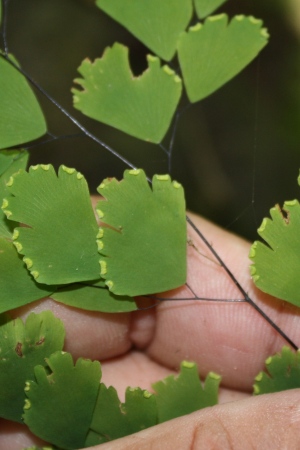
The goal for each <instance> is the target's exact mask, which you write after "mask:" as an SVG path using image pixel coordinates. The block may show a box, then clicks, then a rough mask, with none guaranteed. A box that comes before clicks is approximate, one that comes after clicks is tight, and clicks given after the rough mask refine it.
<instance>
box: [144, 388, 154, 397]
mask: <svg viewBox="0 0 300 450" xmlns="http://www.w3.org/2000/svg"><path fill="white" fill-rule="evenodd" d="M152 396H153V394H151V392H149V391H147V390H145V391H144V392H143V397H144V398H150V397H152Z"/></svg>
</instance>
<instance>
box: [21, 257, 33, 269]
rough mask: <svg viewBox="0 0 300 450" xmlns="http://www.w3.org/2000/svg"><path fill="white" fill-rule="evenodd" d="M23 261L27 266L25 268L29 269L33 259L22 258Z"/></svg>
mask: <svg viewBox="0 0 300 450" xmlns="http://www.w3.org/2000/svg"><path fill="white" fill-rule="evenodd" d="M23 261H24V263H25V264H26V266H27V269H31V267H32V266H33V261H32V259H30V258H26V257H25V258H23Z"/></svg>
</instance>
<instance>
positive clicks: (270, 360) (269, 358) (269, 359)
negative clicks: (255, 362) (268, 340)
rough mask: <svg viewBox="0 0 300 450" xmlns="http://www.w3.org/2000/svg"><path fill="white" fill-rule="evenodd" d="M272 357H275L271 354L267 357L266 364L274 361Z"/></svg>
mask: <svg viewBox="0 0 300 450" xmlns="http://www.w3.org/2000/svg"><path fill="white" fill-rule="evenodd" d="M272 359H273V357H272V356H269V357H268V358H267V359H266V361H265V364H266V365H267V366H268V365H270V364H271V362H272Z"/></svg>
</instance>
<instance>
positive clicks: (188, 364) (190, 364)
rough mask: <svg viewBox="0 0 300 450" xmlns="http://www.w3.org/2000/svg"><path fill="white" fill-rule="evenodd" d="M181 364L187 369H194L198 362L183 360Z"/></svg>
mask: <svg viewBox="0 0 300 450" xmlns="http://www.w3.org/2000/svg"><path fill="white" fill-rule="evenodd" d="M181 366H182V367H184V368H185V369H193V368H194V367H195V366H196V364H195V363H194V362H191V361H182V363H181Z"/></svg>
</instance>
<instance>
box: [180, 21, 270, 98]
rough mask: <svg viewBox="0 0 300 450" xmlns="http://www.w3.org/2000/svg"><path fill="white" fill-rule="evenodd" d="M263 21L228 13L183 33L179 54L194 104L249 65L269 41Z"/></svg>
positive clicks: (188, 90)
mask: <svg viewBox="0 0 300 450" xmlns="http://www.w3.org/2000/svg"><path fill="white" fill-rule="evenodd" d="M268 37H269V35H268V32H267V30H266V29H265V28H262V21H261V20H258V19H255V18H254V17H245V16H243V15H241V16H235V17H234V18H233V19H232V20H231V22H230V24H228V18H227V15H226V14H220V15H217V16H211V17H208V18H207V19H206V21H205V23H204V24H201V23H198V24H197V25H194V26H193V27H190V29H189V30H188V31H187V32H185V33H182V34H181V36H180V39H179V43H178V57H179V62H180V67H181V69H182V74H183V79H184V84H185V87H186V90H187V94H188V97H189V99H190V101H191V102H192V103H194V102H197V101H199V100H202V99H203V98H205V97H207V96H208V95H210V94H211V93H213V92H215V91H216V90H217V89H219V88H220V87H221V86H222V85H223V84H225V83H227V81H229V80H230V79H231V78H233V77H234V76H235V75H237V74H238V73H239V72H240V71H241V70H242V69H244V67H246V66H247V65H248V64H249V63H250V62H251V61H252V60H253V59H254V58H255V57H256V56H257V54H258V53H259V52H260V50H261V49H262V48H263V47H264V46H265V45H266V44H267V42H268Z"/></svg>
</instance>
